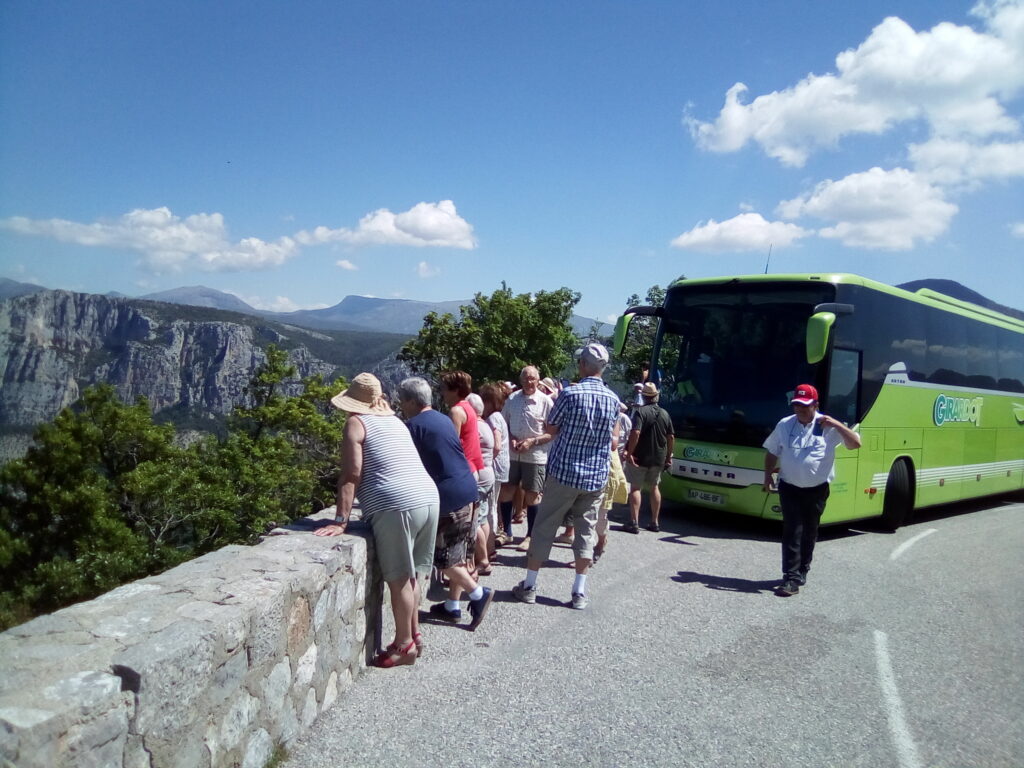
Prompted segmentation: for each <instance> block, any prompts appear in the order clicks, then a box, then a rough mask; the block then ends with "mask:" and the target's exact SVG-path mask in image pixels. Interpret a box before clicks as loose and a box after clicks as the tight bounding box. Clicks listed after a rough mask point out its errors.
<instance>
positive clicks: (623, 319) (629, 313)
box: [612, 307, 661, 355]
mask: <svg viewBox="0 0 1024 768" xmlns="http://www.w3.org/2000/svg"><path fill="white" fill-rule="evenodd" d="M635 315H643V316H644V317H661V307H630V308H629V309H627V310H626V311H625V312H623V313H622V315H621V316H620V317H619V319H618V320H616V321H615V336H614V337H613V338H612V354H614V355H621V354H622V350H623V348H624V347H625V346H626V335H627V334H628V333H629V324H630V323H631V322H632V321H633V317H634V316H635Z"/></svg>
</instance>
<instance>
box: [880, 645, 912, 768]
mask: <svg viewBox="0 0 1024 768" xmlns="http://www.w3.org/2000/svg"><path fill="white" fill-rule="evenodd" d="M888 642H889V640H888V637H887V636H886V634H885V632H882V631H880V630H877V629H876V630H875V657H876V658H877V660H878V678H879V682H880V683H881V685H882V696H883V698H884V699H885V714H886V716H887V717H888V718H889V732H890V733H891V734H892V741H893V744H894V745H895V747H896V752H897V753H898V756H899V761H900V768H921V766H922V763H921V758H920V757H919V756H918V754H917V746H916V745H915V744H914V738H913V737H912V736H911V735H910V729H909V728H908V727H907V721H906V720H905V719H904V718H903V702H902V701H900V692H899V689H897V687H896V675H894V674H893V671H892V664H891V663H890V661H889V648H888Z"/></svg>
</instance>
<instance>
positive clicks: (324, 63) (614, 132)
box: [0, 0, 1024, 319]
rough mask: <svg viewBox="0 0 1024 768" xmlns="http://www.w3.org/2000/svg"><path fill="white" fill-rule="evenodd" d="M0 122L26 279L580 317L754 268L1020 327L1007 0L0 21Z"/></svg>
mask: <svg viewBox="0 0 1024 768" xmlns="http://www.w3.org/2000/svg"><path fill="white" fill-rule="evenodd" d="M740 84H742V85H740ZM0 108H2V110H3V114H4V119H3V121H2V122H0V276H6V277H10V278H13V279H15V280H21V281H26V282H38V283H40V284H42V285H46V286H48V287H54V288H68V289H73V290H82V291H90V292H106V291H111V290H116V291H120V292H122V293H125V294H128V295H140V294H144V293H149V292H153V291H159V290H164V289H167V288H172V287H177V286H181V285H195V284H203V285H207V286H210V287H212V288H217V289H219V290H224V291H229V292H232V293H235V294H237V295H239V296H240V297H242V298H243V299H245V300H246V301H249V302H250V303H252V304H254V305H256V306H259V307H262V308H267V309H279V310H289V309H298V308H311V307H320V306H328V305H332V304H335V303H337V302H338V301H340V300H341V299H342V298H343V297H344V296H345V295H347V294H361V295H374V296H383V297H402V298H410V299H421V300H428V301H440V300H450V299H467V298H470V297H471V296H472V295H473V294H474V293H475V292H477V291H482V292H485V293H490V292H491V291H493V290H494V289H495V288H497V287H499V286H500V284H501V281H503V280H504V281H506V282H507V283H508V284H509V285H510V287H511V288H512V289H513V290H515V291H516V292H527V291H536V290H541V289H547V290H553V289H556V288H559V287H561V286H563V285H564V286H568V287H570V288H573V289H575V290H578V291H580V292H581V294H582V299H581V301H580V303H579V305H578V307H577V311H578V312H579V313H580V314H583V315H587V316H590V317H599V318H601V319H607V318H609V317H610V316H613V315H615V314H616V313H618V312H619V311H621V310H622V309H623V308H624V306H625V300H626V298H627V297H628V296H629V295H630V294H632V293H638V294H641V295H643V294H644V293H645V291H646V289H647V288H648V287H649V286H651V285H654V284H661V285H665V284H667V283H668V282H669V281H670V280H671V279H673V278H675V277H677V276H678V275H680V274H685V275H687V276H689V277H706V276H713V275H731V274H744V273H750V272H756V273H760V272H762V271H764V269H765V263H766V257H767V255H768V251H769V248H771V262H770V266H769V269H770V271H773V272H804V271H810V272H855V273H858V274H863V275H865V276H867V277H871V278H874V279H877V280H881V281H883V282H888V283H899V282H903V281H906V280H912V279H917V278H923V277H934V278H949V279H954V280H958V281H960V282H962V283H964V284H965V285H967V286H968V287H970V288H973V289H975V290H977V291H980V292H981V293H983V294H985V295H987V296H989V297H990V298H992V299H994V300H996V301H999V302H1002V303H1005V304H1008V305H1010V306H1015V307H1018V308H1020V307H1024V303H1022V301H1021V299H1020V291H1021V286H1022V283H1024V279H1022V278H1024V258H1022V252H1024V134H1022V127H1024V0H1021V1H1015V2H999V1H998V0H993V2H986V3H979V4H977V5H974V4H972V3H971V2H946V1H944V0H927V2H924V1H922V2H890V3H887V4H886V3H878V2H871V1H870V0H866V1H865V2H859V3H821V2H785V3H748V2H722V1H721V0H718V1H715V2H703V1H688V2H675V1H673V2H668V1H665V2H644V1H642V0H639V1H638V2H624V1H622V0H620V1H618V2H601V1H599V0H586V1H585V2H584V1H582V0H579V1H574V0H565V1H563V2H557V3H552V2H529V1H526V2H515V3H513V2H469V1H468V0H467V1H466V2H434V3H419V2H401V3H396V2H381V1H380V0H374V1H373V2H345V3H339V2H295V3H284V2H274V3H270V2H260V1H249V2H217V3H210V2H193V1H191V0H181V1H180V2H175V3H165V4H157V3H138V2H113V1H109V0H108V1H106V2H98V3H72V2H60V3H56V2H48V1H46V0H35V1H33V2H29V1H28V0H11V1H10V2H6V3H3V4H0Z"/></svg>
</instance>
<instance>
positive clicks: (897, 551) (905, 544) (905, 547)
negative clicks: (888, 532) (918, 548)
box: [889, 528, 938, 560]
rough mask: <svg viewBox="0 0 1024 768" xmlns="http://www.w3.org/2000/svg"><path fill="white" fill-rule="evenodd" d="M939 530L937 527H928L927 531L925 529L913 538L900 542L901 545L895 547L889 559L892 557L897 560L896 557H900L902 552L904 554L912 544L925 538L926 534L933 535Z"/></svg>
mask: <svg viewBox="0 0 1024 768" xmlns="http://www.w3.org/2000/svg"><path fill="white" fill-rule="evenodd" d="M937 530H938V529H937V528H929V529H928V530H927V531H925V532H924V533H919V534H917V536H915V537H914V538H912V539H908V540H907V541H904V542H903V543H902V544H900V545H899V546H898V547H896V549H894V550H893V551H892V554H891V555H889V559H890V560H895V559H896V558H897V557H899V556H900V555H902V554H903V553H904V552H906V551H907V550H908V549H910V548H911V547H912V546H914V545H915V544H917V542H919V541H920V540H921V539H923V538H924V537H925V536H931V535H932V534H933V533H935V531H937Z"/></svg>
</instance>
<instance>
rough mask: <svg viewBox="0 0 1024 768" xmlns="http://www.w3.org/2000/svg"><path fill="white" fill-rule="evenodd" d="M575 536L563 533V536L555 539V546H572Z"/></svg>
mask: <svg viewBox="0 0 1024 768" xmlns="http://www.w3.org/2000/svg"><path fill="white" fill-rule="evenodd" d="M574 538H575V537H574V536H570V535H569V534H568V533H563V534H562V535H561V536H556V537H555V544H572V540H573V539H574Z"/></svg>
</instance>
